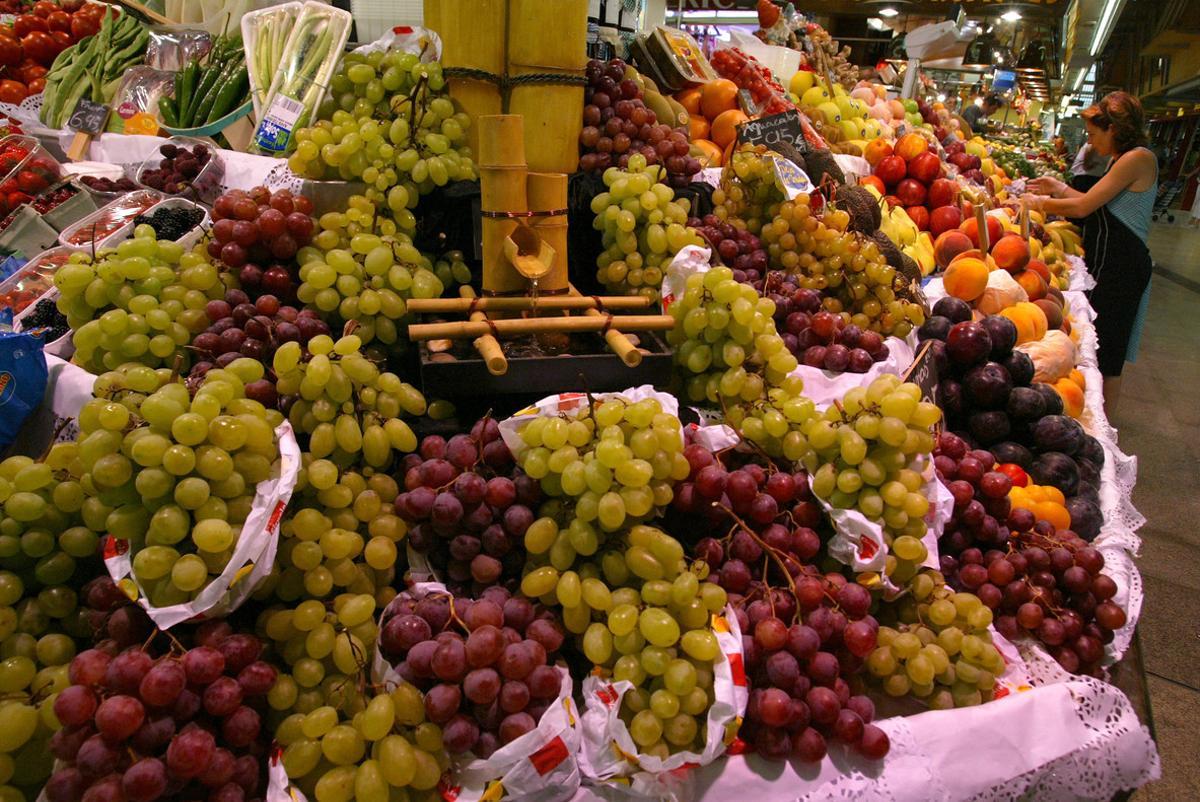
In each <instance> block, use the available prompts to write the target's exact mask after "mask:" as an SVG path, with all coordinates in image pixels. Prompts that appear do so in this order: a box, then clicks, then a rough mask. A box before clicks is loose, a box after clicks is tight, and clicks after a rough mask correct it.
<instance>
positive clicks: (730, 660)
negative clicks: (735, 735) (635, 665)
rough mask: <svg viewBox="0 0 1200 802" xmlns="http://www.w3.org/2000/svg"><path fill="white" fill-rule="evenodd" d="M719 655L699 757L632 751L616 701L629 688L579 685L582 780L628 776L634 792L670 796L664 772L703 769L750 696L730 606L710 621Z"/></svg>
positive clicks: (598, 680) (595, 682) (597, 681)
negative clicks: (582, 707) (581, 728)
mask: <svg viewBox="0 0 1200 802" xmlns="http://www.w3.org/2000/svg"><path fill="white" fill-rule="evenodd" d="M711 622H712V624H711V626H712V630H713V634H715V635H716V636H717V643H718V644H719V645H720V647H721V656H720V658H718V659H717V660H714V661H713V703H712V705H711V706H710V707H709V709H708V718H707V722H706V733H707V736H706V738H705V742H704V752H703V753H702V754H696V753H694V752H676V753H675V754H673V755H671V756H670V757H668V758H666V759H665V760H664V759H662V758H658V757H654V756H652V755H644V754H640V753H639V752H638V747H637V744H636V743H634V740H633V737H632V736H631V735H630V734H629V728H628V727H626V726H625V722H623V721H621V717H620V710H621V699H622V698H623V697H624V696H625V694H626V693H628V692H629V691H631V690H633V687H634V686H633V683H631V682H627V681H621V682H613V681H611V680H609V679H605V678H603V677H599V676H594V675H593V676H590V677H588V678H587V679H585V680H584V681H583V699H584V711H583V725H582V726H583V751H582V752H581V753H580V756H579V762H580V766H581V768H582V769H583V772H584V774H585V775H586V776H587V777H591V778H594V779H599V780H606V779H612V778H616V777H632V782H633V785H634V788H635V789H636V790H639V792H640V793H643V794H648V795H653V796H670V795H671V794H670V791H669V783H670V781H671V778H670V776H669V774H668V773H669V772H673V771H676V770H678V769H684V768H688V767H691V766H704V765H707V764H708V763H711V762H712V761H714V760H716V759H717V758H718V757H720V756H721V755H722V754H724V752H725V748H726V746H727V743H726V736H727V734H730V735H731V733H729V732H728V730H729V725H730V724H731V723H733V722H735V721H737V722H740V720H741V717H742V715H743V714H744V713H745V712H746V702H747V700H748V699H749V697H750V691H749V687H748V685H747V682H746V671H745V664H744V663H743V656H742V633H741V629H740V628H739V626H738V620H737V616H736V615H734V611H733V607H732V606H726V607H725V612H724V615H714V616H712V618H711Z"/></svg>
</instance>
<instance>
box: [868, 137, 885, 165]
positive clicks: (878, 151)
mask: <svg viewBox="0 0 1200 802" xmlns="http://www.w3.org/2000/svg"><path fill="white" fill-rule="evenodd" d="M891 155H892V146H891V145H890V144H889V143H888V141H887V140H886V139H873V140H871V141H870V142H868V143H867V146H866V147H865V148H863V158H864V159H866V160H867V163H868V164H870V165H871V166H872V167H874V166H875V165H877V164H879V162H881V161H883V160H884V159H885V158H887V157H888V156H891Z"/></svg>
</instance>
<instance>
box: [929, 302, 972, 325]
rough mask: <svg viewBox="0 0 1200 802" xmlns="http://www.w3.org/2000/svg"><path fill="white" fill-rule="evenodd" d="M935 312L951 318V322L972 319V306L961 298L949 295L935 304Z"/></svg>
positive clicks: (940, 315) (939, 315)
mask: <svg viewBox="0 0 1200 802" xmlns="http://www.w3.org/2000/svg"><path fill="white" fill-rule="evenodd" d="M933 314H935V315H937V316H938V317H944V318H949V320H950V322H951V323H962V322H963V321H965V320H970V319H971V306H970V305H969V304H968V303H967V302H966V301H964V300H962V299H961V298H955V297H953V296H950V295H947V296H946V297H945V298H939V299H938V301H937V303H935V304H934V305H933Z"/></svg>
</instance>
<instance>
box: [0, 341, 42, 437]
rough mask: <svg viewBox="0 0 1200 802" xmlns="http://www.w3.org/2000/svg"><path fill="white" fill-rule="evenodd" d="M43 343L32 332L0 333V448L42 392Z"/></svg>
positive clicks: (19, 427)
mask: <svg viewBox="0 0 1200 802" xmlns="http://www.w3.org/2000/svg"><path fill="white" fill-rule="evenodd" d="M43 345H44V342H43V341H42V339H41V338H40V337H35V336H33V335H32V334H21V333H17V332H2V333H0V448H8V447H9V445H11V444H12V442H13V441H14V440H16V439H17V435H18V434H19V433H20V431H21V425H22V424H24V423H25V419H26V418H27V417H29V414H30V413H31V412H33V410H35V409H36V408H37V407H38V406H39V405H40V404H41V403H42V397H43V396H44V395H45V393H46V379H47V377H48V375H49V371H48V369H47V368H46V355H45V354H44V353H42V347H43Z"/></svg>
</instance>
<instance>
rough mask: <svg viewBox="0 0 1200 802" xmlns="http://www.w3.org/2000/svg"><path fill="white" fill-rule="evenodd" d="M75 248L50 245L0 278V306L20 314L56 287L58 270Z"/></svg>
mask: <svg viewBox="0 0 1200 802" xmlns="http://www.w3.org/2000/svg"><path fill="white" fill-rule="evenodd" d="M72 253H74V251H73V250H72V249H70V248H62V247H56V248H50V249H49V250H46V251H42V252H41V253H39V254H38V255H37V256H35V257H33V258H32V259H30V260H29V262H28V263H27V264H26V265H25V266H24V267H22V268H21V269H20V270H18V271H17V272H16V273H13V274H12V275H11V276H9V277H8V278H7V279H5V280H4V281H3V282H0V308H3V309H6V310H9V311H10V313H12V314H20V313H21V312H22V311H24V309H25V308H26V307H28V306H29V305H30V304H32V303H33V302H34V301H37V300H38V299H39V298H41V297H42V296H43V295H45V294H46V293H48V292H49V291H50V290H53V289H54V274H55V273H56V272H58V269H59V268H60V267H62V266H63V265H65V264H66V263H67V260H68V259H70V258H71V254H72Z"/></svg>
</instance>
